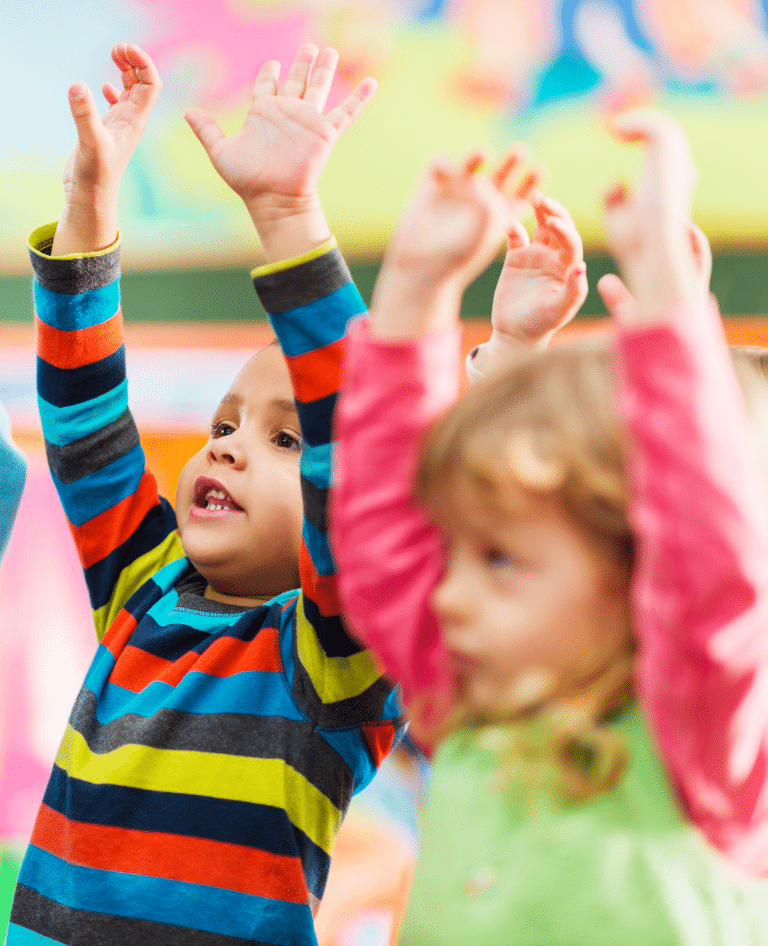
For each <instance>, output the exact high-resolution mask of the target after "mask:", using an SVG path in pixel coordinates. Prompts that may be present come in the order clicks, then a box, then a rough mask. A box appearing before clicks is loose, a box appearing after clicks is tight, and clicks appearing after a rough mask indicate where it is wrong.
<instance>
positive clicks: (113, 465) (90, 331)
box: [8, 225, 402, 946]
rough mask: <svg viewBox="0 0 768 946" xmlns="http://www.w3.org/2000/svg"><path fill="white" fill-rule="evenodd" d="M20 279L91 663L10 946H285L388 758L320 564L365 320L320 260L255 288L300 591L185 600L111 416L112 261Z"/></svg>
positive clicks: (21, 891)
mask: <svg viewBox="0 0 768 946" xmlns="http://www.w3.org/2000/svg"><path fill="white" fill-rule="evenodd" d="M54 229H55V227H54V225H51V226H49V227H44V228H41V229H40V230H37V231H35V232H34V233H33V234H32V237H31V256H32V263H33V268H34V273H35V286H34V292H35V307H36V313H37V325H38V393H39V404H40V411H41V416H42V424H43V432H44V436H45V441H46V449H47V454H48V458H49V463H50V466H51V472H52V475H53V478H54V480H55V483H56V486H57V487H58V490H59V494H60V497H61V500H62V503H63V506H64V509H65V511H66V514H67V517H68V519H69V521H70V524H71V530H72V533H73V535H74V538H75V542H76V545H77V549H78V552H79V555H80V558H81V561H82V565H83V568H84V571H85V578H86V582H87V585H88V590H89V593H90V597H91V603H92V607H93V612H94V618H95V624H96V629H97V633H98V636H99V638H100V644H99V647H98V651H97V653H96V656H95V659H94V661H93V664H92V665H91V667H90V670H89V671H88V674H87V677H86V680H85V683H84V685H83V688H82V690H81V692H80V694H79V696H78V698H77V701H76V703H75V706H74V709H73V710H72V714H71V717H70V719H69V724H68V726H67V729H66V733H65V735H64V739H63V742H62V744H61V748H60V750H59V753H58V756H57V758H56V763H55V765H54V769H53V773H52V775H51V779H50V782H49V784H48V787H47V790H46V793H45V796H44V799H43V803H42V805H41V808H40V812H39V815H38V818H37V822H36V825H35V828H34V832H33V835H32V839H31V843H30V846H29V848H28V851H27V853H26V856H25V858H24V862H23V864H22V868H21V872H20V875H19V882H18V887H17V891H16V895H15V898H14V903H13V908H12V914H11V923H10V926H9V933H8V944H9V946H21V944H24V946H31V944H35V946H43V944H50V943H52V942H55V943H69V944H85V943H88V944H89V946H93V944H99V946H107V944H121V946H124V944H134V943H135V944H142V946H143V944H147V943H152V944H153V946H162V944H169V946H170V944H174V946H176V944H178V946H182V944H184V946H190V944H205V946H219V944H221V946H225V944H240V943H257V944H275V946H278V944H279V946H302V944H314V943H316V937H315V933H314V925H313V910H314V909H315V908H316V905H317V904H318V902H319V900H320V897H321V896H322V893H323V888H324V885H325V880H326V876H327V872H328V867H329V861H330V855H331V850H332V847H333V843H334V839H335V836H336V833H337V831H338V828H339V825H340V823H341V819H342V816H343V814H344V811H345V810H346V808H347V805H348V803H349V801H350V799H351V796H352V794H353V793H354V792H355V791H356V790H358V789H360V788H362V787H363V786H364V785H366V784H367V783H368V781H369V780H370V779H371V777H372V776H373V775H374V773H375V771H376V768H377V766H378V764H379V762H380V761H381V759H382V757H383V756H384V755H385V754H386V753H387V752H388V751H389V749H390V748H391V747H392V745H393V743H394V742H395V741H396V740H397V739H398V738H399V735H400V732H401V725H402V721H401V718H400V716H399V706H398V702H397V698H396V695H395V693H394V692H393V690H392V687H391V686H390V685H389V684H388V683H387V682H386V681H385V680H384V679H383V678H382V677H381V676H380V673H379V671H378V669H377V668H376V666H375V664H374V662H373V660H372V659H371V657H370V655H369V654H368V653H367V652H364V651H361V650H360V648H359V646H358V645H357V644H355V643H354V642H353V641H352V640H351V639H350V638H349V637H348V636H347V634H346V632H345V630H344V627H343V625H342V622H341V620H340V618H339V616H338V606H337V600H336V588H335V577H334V573H333V572H334V566H333V560H332V557H331V554H330V552H329V546H328V541H327V530H326V513H325V505H326V493H327V489H328V480H329V472H330V451H331V446H330V432H331V418H332V413H333V407H334V403H335V397H336V389H337V382H338V376H339V364H340V360H341V349H342V339H343V335H344V332H345V329H346V325H347V322H348V320H349V319H350V317H352V316H354V315H357V314H359V313H360V312H361V311H362V310H363V308H364V303H363V301H362V299H361V298H360V296H359V295H358V293H357V290H356V289H355V287H354V285H353V283H352V282H351V280H350V276H349V272H348V270H347V268H346V265H345V264H344V261H343V259H342V257H341V255H340V254H339V252H338V249H336V247H335V244H334V243H332V242H331V243H330V244H328V245H325V246H323V247H321V248H319V250H318V251H317V252H316V253H313V254H310V255H309V256H308V257H303V258H302V259H301V260H299V261H292V265H287V266H286V265H284V264H283V265H281V266H278V267H275V268H271V269H270V268H263V269H262V270H255V271H254V283H255V286H256V289H257V291H258V293H259V296H260V298H261V300H262V302H263V304H264V306H265V308H266V309H267V311H268V312H269V313H270V317H271V320H272V324H273V326H274V329H275V331H276V333H277V335H278V337H279V339H280V343H281V345H282V348H283V351H284V353H285V356H286V359H287V361H288V365H289V369H290V371H291V377H292V381H293V385H294V392H295V395H296V399H297V405H298V410H299V418H300V422H301V426H302V437H303V447H302V459H301V479H302V493H303V497H304V511H305V515H304V526H303V542H302V552H301V556H302V560H301V576H302V589H301V590H296V591H288V592H286V593H285V594H282V595H280V596H279V597H276V598H274V599H273V600H272V601H270V602H268V603H267V604H265V605H262V606H259V607H255V608H237V607H231V606H225V605H221V604H220V603H218V602H211V601H209V600H208V599H207V598H205V597H203V596H202V591H203V590H204V584H205V583H204V581H203V579H202V578H201V576H200V575H199V574H198V573H197V572H196V571H195V569H194V567H193V566H192V565H191V563H190V562H189V560H188V559H186V558H185V557H184V551H183V549H182V547H181V543H180V540H179V537H178V534H177V531H176V519H175V515H174V512H173V509H172V508H171V506H170V505H169V503H167V502H166V501H165V500H164V499H161V498H159V497H158V495H157V491H156V486H155V482H154V479H153V477H152V475H151V473H149V472H148V471H147V470H146V469H145V463H144V454H143V451H142V448H141V445H140V442H139V436H138V432H137V430H136V427H135V424H134V422H133V420H132V418H131V415H130V413H129V410H128V404H127V395H126V378H125V361H124V346H123V340H122V331H121V313H120V300H119V249H118V247H117V246H115V247H112V248H110V249H108V250H106V251H104V252H102V253H99V254H94V255H91V256H86V257H82V258H68V259H52V258H51V257H50V256H49V255H47V253H49V252H50V246H51V242H52V237H53V232H54Z"/></svg>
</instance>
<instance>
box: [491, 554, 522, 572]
mask: <svg viewBox="0 0 768 946" xmlns="http://www.w3.org/2000/svg"><path fill="white" fill-rule="evenodd" d="M485 560H486V562H487V563H488V564H489V565H490V566H491V568H493V569H495V570H496V571H500V572H501V571H510V570H511V569H513V568H515V567H516V566H517V564H518V563H517V560H516V559H515V558H513V557H512V556H511V555H508V554H507V553H506V552H502V551H501V549H488V551H487V552H486V553H485Z"/></svg>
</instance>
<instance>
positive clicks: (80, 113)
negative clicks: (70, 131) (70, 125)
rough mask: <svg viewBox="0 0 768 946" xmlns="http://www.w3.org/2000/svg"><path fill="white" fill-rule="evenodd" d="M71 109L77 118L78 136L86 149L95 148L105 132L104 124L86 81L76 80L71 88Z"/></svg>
mask: <svg viewBox="0 0 768 946" xmlns="http://www.w3.org/2000/svg"><path fill="white" fill-rule="evenodd" d="M69 110H70V112H72V118H73V119H74V120H75V128H76V129H77V138H78V141H79V142H80V144H81V145H82V146H83V147H84V148H86V149H89V150H90V149H92V148H95V147H96V146H97V144H98V141H99V138H100V137H101V135H102V134H103V131H104V125H103V124H102V121H101V116H100V115H99V111H98V109H97V108H96V102H95V101H94V99H93V95H92V94H91V90H90V89H89V88H88V86H87V85H86V84H85V83H84V82H75V84H74V85H72V86H70V89H69Z"/></svg>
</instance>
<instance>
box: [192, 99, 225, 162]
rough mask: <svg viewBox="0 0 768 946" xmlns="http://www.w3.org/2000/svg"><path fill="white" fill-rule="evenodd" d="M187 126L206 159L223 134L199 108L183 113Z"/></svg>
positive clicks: (223, 136)
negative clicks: (204, 152) (203, 151)
mask: <svg viewBox="0 0 768 946" xmlns="http://www.w3.org/2000/svg"><path fill="white" fill-rule="evenodd" d="M184 118H185V119H186V120H187V124H188V125H189V127H190V128H191V129H192V131H193V132H194V133H195V135H196V137H197V140H198V141H199V142H200V144H201V145H202V146H203V147H204V148H205V151H206V154H207V155H208V157H211V152H212V150H213V149H214V148H215V146H216V145H217V143H218V142H219V141H221V139H222V138H225V137H226V136H225V134H224V132H223V131H222V130H221V128H219V126H218V125H217V124H216V122H215V121H214V120H213V119H212V118H211V116H210V115H208V114H207V113H206V112H204V111H203V110H202V109H200V108H190V109H189V110H188V111H186V112H185V113H184Z"/></svg>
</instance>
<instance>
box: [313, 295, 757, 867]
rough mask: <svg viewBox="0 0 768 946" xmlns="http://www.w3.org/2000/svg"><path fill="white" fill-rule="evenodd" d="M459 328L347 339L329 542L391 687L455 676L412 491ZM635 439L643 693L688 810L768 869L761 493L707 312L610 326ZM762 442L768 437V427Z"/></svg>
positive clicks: (437, 544) (451, 367) (454, 376)
mask: <svg viewBox="0 0 768 946" xmlns="http://www.w3.org/2000/svg"><path fill="white" fill-rule="evenodd" d="M459 339H460V335H459V329H458V328H456V329H451V330H449V331H445V332H443V333H440V334H433V335H429V336H425V337H420V338H415V339H412V340H407V341H396V342H392V341H382V340H378V339H375V338H372V337H371V336H370V334H369V331H368V326H367V323H366V322H364V321H360V322H357V323H356V324H355V325H354V326H353V327H352V329H351V331H350V335H349V339H348V343H349V347H348V352H347V379H346V386H345V388H344V393H343V395H342V396H341V397H340V400H339V404H338V410H337V419H336V424H337V436H338V453H337V464H336V486H335V491H334V494H333V497H332V509H331V514H332V530H333V534H334V551H335V555H336V559H337V565H338V573H339V590H340V595H341V598H342V606H343V610H344V613H345V616H346V619H347V621H348V623H349V624H350V626H351V628H352V629H353V631H354V633H355V634H356V635H357V636H359V637H360V639H361V640H362V641H363V643H364V644H365V645H366V646H368V647H370V648H372V649H373V650H374V651H376V653H377V654H378V656H379V659H380V661H381V663H382V665H383V668H384V671H385V673H386V674H387V675H388V676H389V677H391V678H392V679H394V680H396V681H398V682H399V683H400V684H401V686H402V691H403V697H404V700H405V702H406V705H407V704H408V703H410V702H411V701H412V700H413V699H414V698H415V697H423V696H424V695H425V694H430V695H431V697H432V699H433V700H434V701H435V705H439V703H440V701H441V700H443V699H444V698H445V697H446V695H447V694H449V693H450V691H451V688H452V685H453V682H454V681H453V679H452V676H451V673H450V671H449V670H448V667H447V662H446V659H445V654H446V650H445V644H444V642H443V640H442V638H441V635H440V630H439V626H438V623H437V621H436V619H435V616H434V613H433V612H432V610H431V608H430V596H431V593H432V591H433V589H434V588H435V586H436V584H437V582H438V581H439V579H440V576H441V574H442V570H443V566H444V552H443V548H442V544H441V538H440V535H439V534H438V533H437V531H436V530H435V528H434V526H433V525H432V524H431V523H430V521H429V520H428V519H427V517H426V516H425V515H424V513H423V512H422V511H421V509H420V508H419V506H418V505H417V504H416V501H415V499H414V494H413V483H414V472H415V468H416V463H417V458H418V453H419V448H420V444H421V441H422V439H423V436H424V434H425V432H426V430H427V429H428V428H429V427H430V426H431V425H432V424H433V423H434V422H435V421H436V420H437V419H438V418H439V417H440V416H441V415H442V414H443V413H444V412H445V411H446V410H447V409H448V408H449V407H450V405H451V404H452V403H453V402H454V400H455V399H456V397H457V396H458V378H459V370H460V346H459ZM616 363H617V368H618V371H617V378H618V380H617V395H618V403H619V411H620V416H621V417H622V419H623V422H624V423H625V425H626V427H627V430H628V432H629V435H630V441H631V444H632V446H631V450H630V456H629V460H628V468H629V485H630V496H631V517H632V524H633V528H634V531H635V534H636V537H637V545H638V555H637V564H636V569H635V574H634V576H633V587H632V601H633V619H634V626H635V630H636V633H637V637H638V643H639V657H638V662H637V670H636V690H637V695H638V699H639V701H640V703H641V706H642V708H643V710H644V712H645V715H646V717H647V719H648V721H649V723H650V727H651V730H652V732H653V734H654V736H655V738H656V741H657V748H658V750H659V752H660V754H661V757H662V758H663V760H664V761H665V763H666V765H667V769H668V772H669V775H670V779H671V782H672V784H673V785H674V786H675V788H676V790H677V793H678V795H679V798H680V801H681V803H682V806H683V808H684V810H685V811H686V812H687V813H688V815H689V817H690V818H691V820H692V821H693V822H694V823H695V824H696V825H697V826H698V827H699V829H700V830H701V831H702V832H703V833H704V835H705V836H706V837H707V838H708V839H709V841H710V842H711V843H712V844H713V845H714V846H715V847H717V848H718V849H719V850H720V851H722V852H723V853H724V854H725V855H726V856H728V858H729V859H730V860H732V861H733V862H734V863H736V864H737V865H738V866H740V867H741V868H742V869H744V870H746V871H748V872H749V873H752V874H757V875H763V874H766V873H768V778H767V777H766V762H767V760H768V502H767V500H768V492H767V491H766V485H765V483H764V480H763V477H762V474H761V472H760V468H759V464H758V463H757V459H756V449H755V446H754V434H753V433H752V431H751V429H750V426H749V421H748V418H747V414H746V409H745V405H744V401H743V396H742V393H741V389H740V387H739V383H738V380H737V377H736V374H735V372H734V369H733V365H732V362H731V358H730V353H729V351H728V346H727V342H726V340H725V336H724V333H723V329H722V325H721V323H720V319H719V317H718V316H717V313H716V310H715V309H714V307H712V308H709V307H702V308H701V309H692V310H690V311H685V312H683V311H679V312H675V313H672V314H670V316H669V319H668V320H667V321H666V322H664V323H663V324H658V325H654V326H646V327H636V328H630V329H627V328H624V329H619V331H618V333H617V336H616ZM766 434H767V435H768V431H767V432H766Z"/></svg>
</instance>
